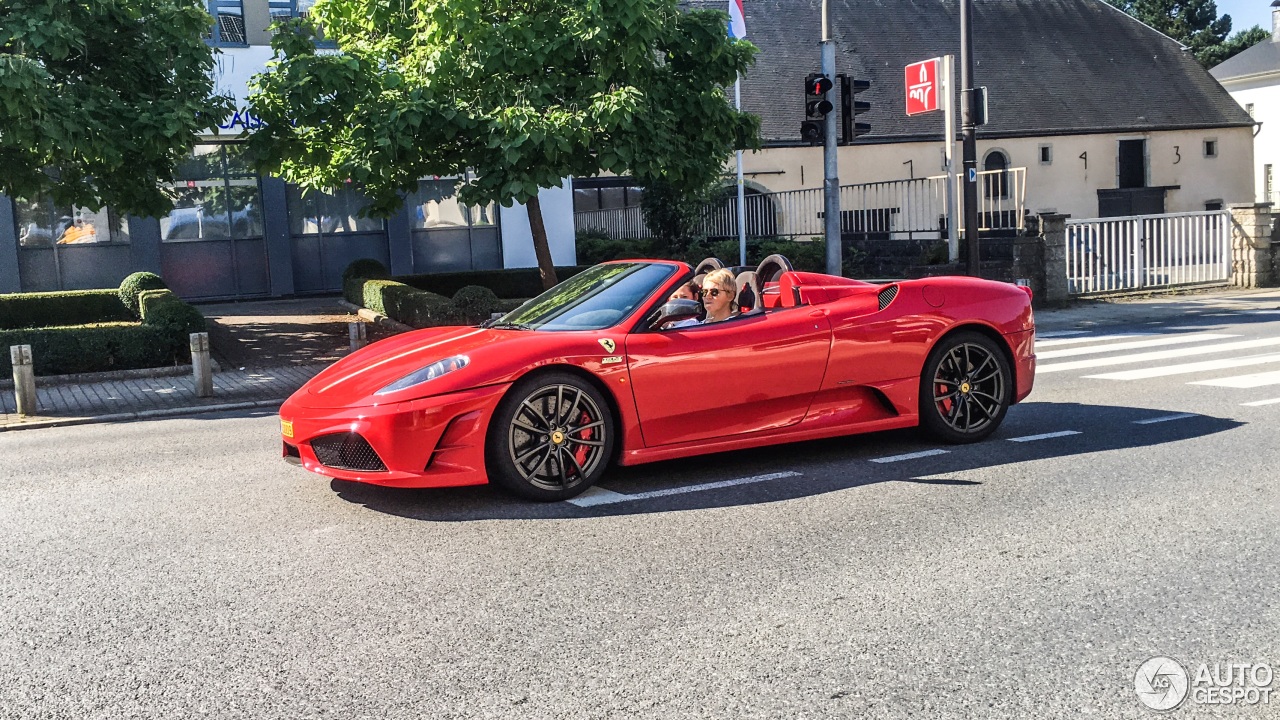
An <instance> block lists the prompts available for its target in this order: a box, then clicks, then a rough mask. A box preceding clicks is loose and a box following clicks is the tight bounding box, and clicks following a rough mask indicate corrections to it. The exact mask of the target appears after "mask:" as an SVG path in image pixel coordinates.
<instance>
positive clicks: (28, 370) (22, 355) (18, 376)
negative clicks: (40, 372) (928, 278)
mask: <svg viewBox="0 0 1280 720" xmlns="http://www.w3.org/2000/svg"><path fill="white" fill-rule="evenodd" d="M9 360H10V362H11V363H12V364H13V397H14V400H16V401H17V404H18V414H19V415H21V416H23V417H26V416H28V415H35V414H36V412H37V411H38V410H39V409H40V404H39V403H38V402H37V398H36V370H35V366H34V365H32V364H31V346H30V345H13V346H10V348H9Z"/></svg>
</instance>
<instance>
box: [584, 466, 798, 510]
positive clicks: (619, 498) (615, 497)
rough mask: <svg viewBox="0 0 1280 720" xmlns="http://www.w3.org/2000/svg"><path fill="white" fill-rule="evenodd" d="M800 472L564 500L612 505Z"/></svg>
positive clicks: (741, 483) (592, 494) (763, 480)
mask: <svg viewBox="0 0 1280 720" xmlns="http://www.w3.org/2000/svg"><path fill="white" fill-rule="evenodd" d="M799 475H800V473H798V472H793V471H791V470H788V471H786V472H776V473H768V474H766V475H752V476H751V477H744V478H736V479H734V480H720V481H717V482H709V483H702V484H700V485H688V486H686V487H678V488H668V489H666V490H650V491H649V492H642V493H636V494H634V495H625V494H623V493H619V492H614V491H612V490H605V489H604V488H591V489H590V490H588V491H587V492H584V493H583V494H581V495H579V496H578V497H576V498H572V499H570V500H567V501H566V502H569V503H572V504H574V505H577V506H578V507H592V506H595V505H612V504H614V503H620V502H632V501H635V500H648V499H650V498H657V497H666V496H668V495H681V494H684V493H691V492H701V491H703V490H718V489H720V488H727V487H733V486H735V485H749V484H751V483H758V482H765V481H766V480H777V479H779V478H786V477H797V476H799ZM593 490H599V491H601V492H600V493H593V492H592V491H593Z"/></svg>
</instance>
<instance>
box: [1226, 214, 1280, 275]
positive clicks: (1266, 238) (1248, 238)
mask: <svg viewBox="0 0 1280 720" xmlns="http://www.w3.org/2000/svg"><path fill="white" fill-rule="evenodd" d="M1230 209H1231V284H1232V285H1235V286H1236V287H1246V288H1259V287H1273V286H1275V285H1276V284H1277V280H1278V279H1280V278H1277V271H1276V263H1277V248H1276V245H1277V241H1278V239H1277V237H1276V225H1275V220H1276V218H1274V217H1273V215H1272V208H1271V205H1270V204H1269V203H1257V204H1255V203H1249V204H1243V205H1232V206H1231V208H1230Z"/></svg>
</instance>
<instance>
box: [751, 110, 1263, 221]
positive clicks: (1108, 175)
mask: <svg viewBox="0 0 1280 720" xmlns="http://www.w3.org/2000/svg"><path fill="white" fill-rule="evenodd" d="M1278 94H1280V93H1278ZM1275 124H1277V125H1280V118H1277V121H1276V123H1275ZM939 125H941V117H939ZM1277 132H1278V133H1280V131H1277ZM1136 138H1145V139H1146V141H1147V151H1148V156H1149V160H1148V183H1147V184H1148V185H1150V186H1157V185H1177V186H1180V187H1179V189H1177V190H1171V191H1169V192H1168V193H1167V195H1166V202H1165V209H1166V211H1167V212H1188V211H1193V210H1204V205H1205V203H1206V202H1207V201H1210V200H1221V201H1223V202H1224V203H1226V204H1230V203H1243V202H1251V201H1252V198H1253V193H1254V191H1253V187H1254V185H1253V182H1252V178H1251V177H1250V174H1249V173H1248V172H1247V171H1245V172H1241V168H1249V167H1252V166H1253V138H1252V129H1250V128H1219V129H1212V130H1178V131H1158V132H1149V133H1133V134H1110V133H1108V134H1095V135H1059V136H1052V137H1029V138H1010V139H1000V140H979V141H978V169H979V170H981V169H982V159H983V157H985V155H986V153H987V152H988V151H990V150H992V149H1000V150H1002V151H1004V153H1005V154H1006V155H1007V156H1008V157H1009V163H1010V166H1011V167H1025V168H1026V169H1027V198H1026V207H1027V209H1028V210H1030V211H1031V212H1033V213H1034V212H1040V211H1046V210H1053V211H1055V212H1061V213H1067V214H1069V215H1072V216H1073V217H1077V218H1091V217H1096V216H1097V214H1098V190H1099V189H1106V188H1115V187H1116V182H1117V180H1116V173H1117V165H1118V157H1119V140H1121V139H1136ZM1207 139H1215V140H1217V142H1218V156H1217V157H1216V158H1206V157H1204V153H1203V143H1204V141H1205V140H1207ZM1042 144H1047V145H1051V146H1052V151H1051V152H1052V162H1051V163H1050V164H1047V165H1042V164H1041V163H1040V161H1039V149H1040V145H1042ZM960 151H961V148H960V143H959V142H958V141H957V143H956V150H955V152H956V166H957V168H959V167H960ZM1082 153H1085V154H1087V160H1088V162H1087V167H1086V162H1085V160H1084V159H1082V158H1081V157H1080V155H1081V154H1082ZM743 169H744V171H745V172H746V175H747V177H746V179H747V180H748V182H749V183H750V184H751V186H752V187H754V188H757V189H760V190H766V191H773V192H777V191H781V190H798V189H800V188H821V187H822V148H820V147H805V148H773V149H766V150H762V151H759V152H754V153H746V154H744V156H743ZM942 172H943V170H942V142H941V141H938V142H918V143H894V144H882V145H853V146H847V147H842V148H840V154H839V173H840V184H841V185H849V184H854V183H867V182H880V181H886V180H903V179H906V178H908V177H911V176H914V177H917V178H919V177H929V176H932V175H941V174H942ZM753 173H756V174H754V175H753Z"/></svg>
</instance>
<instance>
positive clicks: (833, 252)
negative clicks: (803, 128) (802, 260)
mask: <svg viewBox="0 0 1280 720" xmlns="http://www.w3.org/2000/svg"><path fill="white" fill-rule="evenodd" d="M822 74H823V75H826V76H827V78H828V79H830V80H831V87H832V88H833V89H834V88H835V81H836V43H835V40H832V39H831V7H830V0H822ZM823 127H824V129H825V131H826V140H825V142H824V143H823V147H822V168H823V173H822V178H823V182H822V190H823V219H824V221H825V222H824V223H823V226H824V233H823V234H824V235H825V236H826V241H827V274H828V275H840V274H842V273H841V266H842V265H843V260H842V258H841V247H840V176H839V174H838V173H837V171H836V118H835V113H834V112H829V113H827V115H826V118H825V119H824V120H823Z"/></svg>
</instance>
